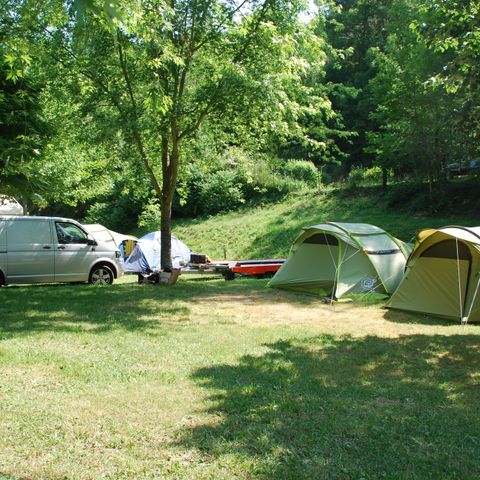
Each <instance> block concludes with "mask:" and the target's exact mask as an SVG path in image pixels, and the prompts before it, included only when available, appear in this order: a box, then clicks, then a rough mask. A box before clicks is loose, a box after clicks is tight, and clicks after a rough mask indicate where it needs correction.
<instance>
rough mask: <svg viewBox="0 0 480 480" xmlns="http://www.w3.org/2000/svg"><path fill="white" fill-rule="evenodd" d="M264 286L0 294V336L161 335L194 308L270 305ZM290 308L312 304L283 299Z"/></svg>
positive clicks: (60, 288)
mask: <svg viewBox="0 0 480 480" xmlns="http://www.w3.org/2000/svg"><path fill="white" fill-rule="evenodd" d="M266 283H267V281H266V280H240V281H235V282H225V281H224V280H223V279H221V280H216V281H215V280H214V281H209V282H204V283H202V282H200V281H198V282H190V281H185V280H183V279H182V281H180V282H178V283H177V285H175V286H174V287H165V286H159V285H138V284H137V283H133V282H132V283H117V284H114V285H111V286H108V287H98V286H93V285H66V284H56V285H23V286H9V287H5V288H2V289H1V290H0V336H3V337H6V336H12V335H21V334H29V333H32V332H43V331H49V330H51V331H55V332H80V331H88V332H90V333H105V332H108V331H110V330H113V329H124V330H129V331H133V330H141V331H144V332H145V333H147V334H150V335H163V334H165V333H166V332H167V329H172V328H186V327H187V326H188V325H191V323H192V322H193V323H194V322H195V318H193V315H192V305H193V304H195V303H196V302H208V301H209V299H212V298H214V299H215V301H222V299H224V300H225V301H229V299H235V300H236V301H238V300H240V301H241V300H242V299H244V300H245V302H249V303H251V302H252V301H255V302H256V303H258V304H259V305H261V304H262V303H264V304H266V303H272V302H274V301H275V300H274V298H275V295H277V293H276V292H275V291H273V290H271V289H267V288H265V286H266ZM286 298H288V301H289V302H291V303H294V304H299V305H300V304H301V305H305V304H309V303H312V302H313V303H315V302H317V301H318V300H317V299H315V298H302V297H301V296H299V297H297V296H295V295H291V296H287V297H286Z"/></svg>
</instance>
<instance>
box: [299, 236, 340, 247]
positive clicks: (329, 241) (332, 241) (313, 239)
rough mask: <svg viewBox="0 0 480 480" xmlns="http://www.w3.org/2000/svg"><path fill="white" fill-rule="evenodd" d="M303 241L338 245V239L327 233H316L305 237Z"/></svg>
mask: <svg viewBox="0 0 480 480" xmlns="http://www.w3.org/2000/svg"><path fill="white" fill-rule="evenodd" d="M303 243H311V244H315V245H330V246H336V245H338V240H337V238H336V237H334V236H333V235H328V234H327V233H316V234H314V235H312V236H311V237H308V238H307V239H305V240H304V242H303Z"/></svg>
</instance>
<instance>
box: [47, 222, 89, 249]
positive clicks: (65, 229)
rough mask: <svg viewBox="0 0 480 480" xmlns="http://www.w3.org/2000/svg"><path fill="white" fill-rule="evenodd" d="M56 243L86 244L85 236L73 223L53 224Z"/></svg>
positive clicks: (86, 238)
mask: <svg viewBox="0 0 480 480" xmlns="http://www.w3.org/2000/svg"><path fill="white" fill-rule="evenodd" d="M55 229H56V231H57V238H58V243H83V244H85V243H87V240H88V237H87V234H86V233H85V232H84V231H83V230H82V229H81V228H78V227H77V226H76V225H74V224H73V223H67V222H55Z"/></svg>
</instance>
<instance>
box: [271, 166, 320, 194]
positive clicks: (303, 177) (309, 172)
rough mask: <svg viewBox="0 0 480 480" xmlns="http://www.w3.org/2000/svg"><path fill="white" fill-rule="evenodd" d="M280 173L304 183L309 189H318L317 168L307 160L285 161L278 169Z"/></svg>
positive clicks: (318, 175) (318, 174)
mask: <svg viewBox="0 0 480 480" xmlns="http://www.w3.org/2000/svg"><path fill="white" fill-rule="evenodd" d="M280 171H281V173H283V174H284V175H285V176H287V177H290V178H292V179H294V180H300V181H302V182H305V183H306V184H307V185H309V186H311V187H318V186H319V184H320V173H319V171H318V169H317V167H316V166H315V165H314V164H313V163H312V162H310V161H308V160H287V161H286V163H285V164H284V165H282V166H281V167H280Z"/></svg>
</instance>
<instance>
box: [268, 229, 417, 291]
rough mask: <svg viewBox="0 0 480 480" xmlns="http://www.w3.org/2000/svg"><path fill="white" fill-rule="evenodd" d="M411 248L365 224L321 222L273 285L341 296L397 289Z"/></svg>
mask: <svg viewBox="0 0 480 480" xmlns="http://www.w3.org/2000/svg"><path fill="white" fill-rule="evenodd" d="M409 253H410V247H409V246H408V245H407V244H406V243H404V242H402V241H401V240H398V239H396V238H394V237H392V236H391V235H389V234H388V233H387V232H385V231H384V230H382V229H381V228H379V227H376V226H374V225H369V224H366V223H332V222H327V223H322V224H320V225H314V226H312V227H308V228H306V229H304V231H303V233H301V234H300V235H299V236H298V237H297V239H296V240H295V242H294V244H293V246H292V250H291V253H290V256H289V257H288V258H287V260H286V262H285V263H284V264H283V266H282V267H281V268H280V269H279V270H278V272H277V273H276V274H275V276H274V277H273V278H272V280H271V281H270V283H269V286H270V287H275V288H285V289H289V290H295V291H300V292H308V293H313V294H317V295H320V296H328V297H332V298H334V299H338V298H340V297H342V296H344V295H346V294H353V293H362V292H375V293H388V294H390V293H392V292H393V291H394V290H395V289H396V287H397V286H398V284H399V283H400V280H401V278H402V276H403V272H404V267H405V263H406V259H407V257H408V254H409Z"/></svg>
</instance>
